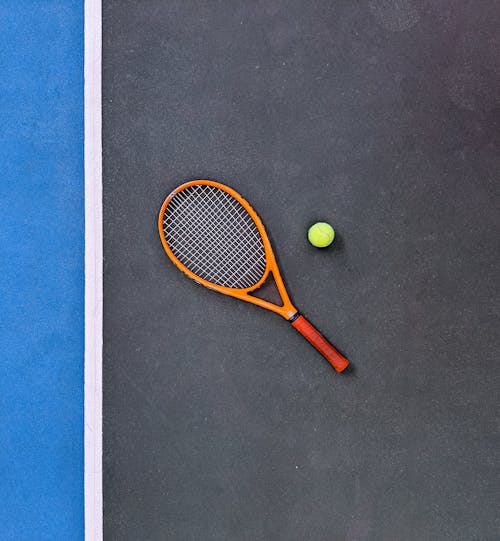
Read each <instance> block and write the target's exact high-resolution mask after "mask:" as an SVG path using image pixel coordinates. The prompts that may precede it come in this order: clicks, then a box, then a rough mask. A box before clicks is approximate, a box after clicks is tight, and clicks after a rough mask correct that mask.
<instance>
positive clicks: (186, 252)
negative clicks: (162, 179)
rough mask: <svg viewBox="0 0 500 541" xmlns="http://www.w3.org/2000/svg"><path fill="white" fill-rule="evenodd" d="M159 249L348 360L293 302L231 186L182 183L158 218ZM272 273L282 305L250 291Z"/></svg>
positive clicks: (332, 359)
mask: <svg viewBox="0 0 500 541" xmlns="http://www.w3.org/2000/svg"><path fill="white" fill-rule="evenodd" d="M158 229H159V233H160V238H161V242H162V244H163V248H165V251H166V252H167V255H168V257H169V258H170V259H171V260H172V262H173V263H174V264H175V265H176V266H177V267H178V268H179V269H180V270H181V271H182V272H184V273H185V274H186V275H187V276H189V278H192V279H193V280H195V281H196V282H198V283H200V284H202V285H204V286H206V287H208V288H210V289H214V290H216V291H219V292H220V293H224V294H225V295H230V296H232V297H236V298H238V299H241V300H243V301H246V302H251V303H253V304H256V305H257V306H260V307H262V308H266V309H267V310H271V311H272V312H276V313H277V314H279V315H280V316H282V317H284V318H285V319H286V320H287V321H289V322H290V323H291V324H292V327H294V328H295V329H297V331H299V333H300V334H301V335H302V336H303V337H304V338H305V339H306V340H308V341H309V342H310V343H311V344H312V345H313V346H314V347H315V348H316V349H317V350H318V351H319V352H320V353H321V354H322V355H323V357H325V359H326V360H327V361H328V362H329V363H330V364H331V365H332V366H333V368H335V370H337V371H338V372H342V370H344V369H345V368H346V367H347V366H348V364H349V361H348V360H347V359H346V358H345V357H344V356H343V355H341V354H340V353H339V352H338V351H337V350H336V349H335V348H334V347H333V346H332V345H331V344H330V342H328V340H326V338H324V337H323V336H322V335H321V334H320V333H319V332H318V331H317V330H316V329H315V328H314V327H313V325H311V323H309V321H307V319H306V318H305V317H304V316H303V315H301V314H300V313H299V312H298V310H297V309H296V308H295V307H294V306H293V304H292V302H291V301H290V298H289V296H288V293H287V291H286V289H285V285H284V283H283V279H282V278H281V274H280V271H279V269H278V265H277V264H276V259H275V257H274V253H273V250H272V248H271V243H270V242H269V238H268V237H267V234H266V230H265V229H264V226H263V225H262V222H261V220H260V218H259V217H258V216H257V213H256V212H255V211H254V209H253V208H252V207H251V206H250V204H249V203H248V202H247V201H245V199H243V197H241V195H240V194H239V193H237V192H235V191H234V190H233V189H231V188H229V187H228V186H225V185H224V184H221V183H220V182H214V181H212V180H193V181H191V182H186V183H185V184H182V185H181V186H179V187H178V188H176V189H175V190H174V191H173V192H171V193H170V194H169V196H168V197H167V198H166V199H165V201H164V203H163V205H162V207H161V210H160V215H159V217H158ZM269 274H272V277H273V278H274V281H275V283H276V286H277V289H278V292H279V295H280V297H281V301H282V303H283V304H282V306H279V305H278V304H275V303H274V302H271V301H269V300H265V299H262V298H259V297H256V296H254V295H252V292H254V291H255V290H257V289H258V288H259V287H260V286H261V285H262V284H264V282H265V281H266V280H267V279H268V277H269Z"/></svg>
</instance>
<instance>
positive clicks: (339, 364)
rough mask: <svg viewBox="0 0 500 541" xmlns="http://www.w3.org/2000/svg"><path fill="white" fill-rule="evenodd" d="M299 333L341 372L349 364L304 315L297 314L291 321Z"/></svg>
mask: <svg viewBox="0 0 500 541" xmlns="http://www.w3.org/2000/svg"><path fill="white" fill-rule="evenodd" d="M292 327H295V328H296V329H297V330H298V331H299V333H300V334H301V335H302V336H303V337H304V338H305V339H306V340H307V341H308V342H309V343H310V344H312V345H313V346H314V347H315V348H316V349H317V350H318V351H319V352H320V353H321V355H323V357H324V358H325V359H326V360H327V361H328V362H329V363H330V364H331V365H332V366H333V368H335V370H336V371H337V372H342V370H344V369H345V368H347V366H348V365H349V361H348V360H347V359H346V358H345V357H344V356H343V355H341V354H340V353H339V352H338V351H337V350H336V349H335V348H334V347H333V346H332V344H330V342H328V340H327V339H326V338H325V337H324V336H323V335H322V334H321V333H320V332H319V331H318V330H317V329H316V328H315V327H314V326H313V325H311V323H309V321H307V319H306V318H305V317H304V316H302V315H301V316H299V317H298V318H297V319H295V320H294V321H293V322H292Z"/></svg>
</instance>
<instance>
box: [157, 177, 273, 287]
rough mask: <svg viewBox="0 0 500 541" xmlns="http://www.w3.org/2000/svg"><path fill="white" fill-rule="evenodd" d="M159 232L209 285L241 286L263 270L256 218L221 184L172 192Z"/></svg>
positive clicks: (263, 254)
mask: <svg viewBox="0 0 500 541" xmlns="http://www.w3.org/2000/svg"><path fill="white" fill-rule="evenodd" d="M163 232H164V234H165V240H166V241H167V244H168V246H169V247H170V249H171V250H172V252H173V254H174V255H175V257H176V258H177V259H178V260H179V261H180V262H181V263H182V264H183V265H184V266H185V267H186V268H188V269H189V270H190V271H191V272H193V273H194V274H196V275H197V276H199V277H200V278H203V279H204V280H207V281H209V282H211V283H213V284H217V285H220V286H225V287H231V288H242V289H243V288H247V287H251V286H253V285H255V284H256V283H257V282H258V281H259V280H260V279H261V278H262V276H263V274H264V272H265V269H266V253H265V250H264V244H263V242H262V238H261V236H260V233H259V230H258V229H257V226H256V225H255V222H254V221H253V219H252V218H251V216H250V215H249V214H248V212H247V211H246V210H245V208H244V207H243V206H242V205H241V204H240V203H239V202H238V201H237V200H236V199H235V198H234V197H232V196H231V195H230V194H228V193H227V192H225V191H224V190H221V189H220V188H216V187H214V186H207V185H205V184H198V185H194V186H190V187H188V188H185V189H184V190H182V191H180V192H178V193H176V194H175V195H174V196H173V197H172V200H171V201H170V203H169V204H168V205H167V207H166V210H165V214H164V215H163Z"/></svg>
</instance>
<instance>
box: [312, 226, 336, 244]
mask: <svg viewBox="0 0 500 541" xmlns="http://www.w3.org/2000/svg"><path fill="white" fill-rule="evenodd" d="M307 238H308V239H309V242H310V243H311V244H312V245H313V246H316V248H326V247H327V246H330V244H331V243H332V242H333V239H334V238H335V231H334V230H333V227H332V226H331V225H330V224H327V223H326V222H318V223H316V224H314V225H312V226H311V227H310V228H309V231H308V232H307Z"/></svg>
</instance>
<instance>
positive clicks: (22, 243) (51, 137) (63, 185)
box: [0, 0, 84, 541]
mask: <svg viewBox="0 0 500 541" xmlns="http://www.w3.org/2000/svg"><path fill="white" fill-rule="evenodd" d="M0 15H1V21H2V32H1V33H0V59H1V62H0V65H1V66H2V68H1V69H2V77H1V78H0V85H1V100H0V114H1V142H0V163H2V180H1V182H0V216H1V227H0V250H1V254H0V314H1V315H0V351H1V363H0V501H1V502H2V503H1V505H0V539H1V540H2V541H39V540H50V541H58V540H65V541H78V540H81V539H83V537H84V504H83V503H84V490H83V487H84V473H83V464H84V427H83V418H84V417H83V416H84V403H83V391H84V356H83V352H84V161H83V160H84V146H83V142H84V104H83V98H84V86H83V82H84V81H83V67H84V55H83V50H84V49H83V47H84V6H83V2H82V1H72V0H65V1H64V0H63V1H61V0H59V1H55V0H46V1H34V0H32V1H29V0H28V1H26V0H25V1H19V2H6V1H3V2H1V4H0Z"/></svg>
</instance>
